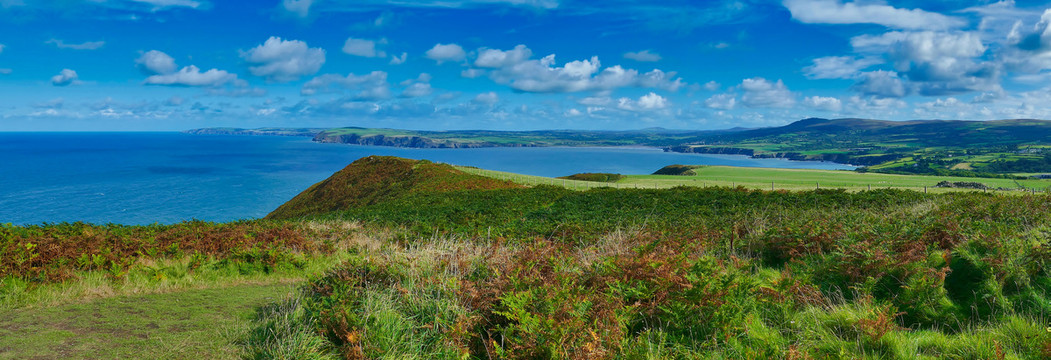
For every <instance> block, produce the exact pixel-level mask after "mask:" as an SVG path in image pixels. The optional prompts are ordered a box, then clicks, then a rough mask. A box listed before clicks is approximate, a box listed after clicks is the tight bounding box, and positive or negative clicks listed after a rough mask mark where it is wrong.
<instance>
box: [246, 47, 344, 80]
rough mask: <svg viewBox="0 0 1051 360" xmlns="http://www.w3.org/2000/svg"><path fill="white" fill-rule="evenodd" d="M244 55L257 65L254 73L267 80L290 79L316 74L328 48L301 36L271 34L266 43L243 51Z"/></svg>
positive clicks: (252, 68) (249, 69) (250, 68)
mask: <svg viewBox="0 0 1051 360" xmlns="http://www.w3.org/2000/svg"><path fill="white" fill-rule="evenodd" d="M241 57H242V58H244V59H245V61H247V62H248V63H250V64H253V66H250V67H249V68H248V71H249V72H251V73H252V75H255V76H259V77H262V78H266V80H267V81H276V82H289V81H295V80H298V79H299V78H300V77H302V76H305V75H312V74H316V73H317V72H318V70H321V65H323V64H325V50H324V49H321V48H311V47H309V46H307V43H305V42H303V41H299V40H282V39H281V38H279V37H276V36H275V37H270V38H269V39H267V40H266V42H265V43H263V44H262V45H259V46H256V47H255V48H252V49H251V50H248V51H244V52H241Z"/></svg>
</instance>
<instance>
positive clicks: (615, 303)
mask: <svg viewBox="0 0 1051 360" xmlns="http://www.w3.org/2000/svg"><path fill="white" fill-rule="evenodd" d="M691 170H694V171H696V172H697V175H687V176H683V175H640V176H629V177H628V178H626V179H621V180H619V181H618V182H617V183H603V184H601V185H603V186H601V187H597V188H591V189H589V190H586V191H578V190H573V189H569V188H566V187H561V186H551V185H536V186H521V185H519V184H520V183H522V182H526V183H528V181H523V180H524V179H533V177H524V176H511V177H509V179H505V178H504V177H503V176H502V174H499V173H492V172H487V171H485V170H480V169H468V168H459V169H458V168H453V167H449V166H444V165H437V164H432V163H429V162H416V161H410V160H403V159H395V158H382V157H374V158H366V159H363V160H360V161H358V162H355V163H354V164H352V165H351V166H349V167H348V168H347V169H344V170H343V171H341V172H340V173H338V174H337V175H334V176H333V179H331V181H325V182H322V183H319V184H317V185H315V186H313V187H311V189H310V190H309V191H307V192H304V194H303V195H301V196H302V197H298V198H297V200H293V201H290V202H289V203H288V204H286V205H285V206H282V208H283V209H281V212H280V214H278V215H279V216H275V215H273V214H272V217H273V218H272V219H267V220H258V221H248V222H238V223H231V224H208V223H185V224H178V225H170V226H167V227H164V226H152V227H126V228H125V227H121V228H116V229H115V228H114V227H113V226H109V227H107V226H96V225H84V224H55V225H43V226H37V227H13V226H7V227H3V228H2V229H3V230H4V231H5V232H3V233H0V234H3V237H0V249H3V250H0V251H4V253H3V254H2V255H3V256H2V257H0V259H8V258H13V259H20V260H18V261H10V262H7V263H4V264H5V266H6V267H5V268H4V269H7V270H5V271H6V272H4V273H3V276H4V277H3V279H4V281H10V283H19V284H28V285H29V286H23V287H22V288H20V290H17V291H20V292H22V293H27V294H32V293H38V294H40V293H43V292H42V291H43V290H42V289H56V288H58V287H62V286H67V285H65V284H70V283H78V282H80V283H89V282H90V281H89V279H92V278H97V279H106V281H109V282H112V283H115V284H121V283H125V284H127V283H136V284H154V283H150V281H151V280H143V277H141V276H140V275H139V274H146V272H147V271H150V270H149V269H151V268H154V267H169V268H173V269H175V268H178V269H182V268H184V267H185V266H186V265H184V264H196V263H198V261H200V264H203V265H198V266H197V267H195V268H194V269H193V270H191V271H186V273H187V274H190V275H191V276H194V274H201V275H200V276H207V275H205V274H217V273H221V274H227V275H223V276H217V278H221V279H233V278H234V277H233V273H239V272H240V271H231V270H230V269H246V270H244V272H246V273H248V274H256V275H259V276H272V275H270V274H280V273H284V274H288V275H289V276H293V275H300V276H302V275H306V274H313V275H308V278H309V279H308V280H307V281H306V282H305V283H304V284H302V285H301V286H300V290H299V291H297V292H296V293H294V294H292V296H290V297H287V298H284V299H275V301H273V302H272V303H270V304H268V305H265V306H262V307H260V308H258V313H257V314H258V316H257V317H255V318H254V319H252V320H250V321H245V319H246V317H244V316H243V315H238V314H244V313H243V312H237V311H234V312H233V315H232V317H228V318H227V319H228V320H222V321H226V323H229V324H232V323H233V322H234V320H230V319H235V318H236V319H241V320H239V321H242V322H241V323H240V326H241V327H239V328H238V327H237V326H233V328H231V329H232V330H230V334H235V335H232V336H226V337H219V336H216V339H215V341H216V343H221V345H214V344H213V345H205V344H204V343H198V344H199V345H195V346H197V347H198V348H203V349H205V350H204V351H207V352H209V353H212V354H232V353H233V350H230V348H229V347H228V346H229V345H228V344H230V343H231V340H230V339H231V338H236V344H239V346H240V348H239V349H237V355H239V356H241V357H243V358H252V359H265V358H313V359H337V358H349V359H361V358H391V359H393V358H418V359H434V358H437V359H452V358H455V359H490V358H505V359H538V358H539V359H644V358H652V359H665V358H681V359H727V358H729V359H756V358H775V359H945V358H947V359H1042V358H1047V357H1051V329H1049V327H1051V227H1049V226H1048V224H1051V196H1047V195H1044V194H1038V195H1034V194H1019V196H1006V195H1004V194H1003V193H999V192H981V191H960V190H957V191H956V192H951V193H942V194H924V193H922V192H917V191H908V190H896V189H884V188H875V187H874V189H873V190H872V191H867V190H865V191H855V192H851V191H846V190H843V189H827V188H825V186H824V185H822V189H820V190H807V191H784V190H779V191H762V190H749V189H746V188H743V187H737V188H730V187H725V186H723V187H712V186H710V185H709V186H708V187H699V186H694V187H690V186H674V187H670V185H671V184H683V183H689V182H693V181H694V179H691V178H695V177H703V176H713V175H712V174H715V173H718V172H719V171H727V172H730V171H731V170H733V171H737V170H742V169H733V168H723V167H701V168H694V169H691ZM755 171H757V172H758V171H763V169H756V170H755ZM779 171H782V170H779ZM783 171H788V170H783ZM828 173H830V174H824V173H821V175H822V176H832V174H844V175H848V176H862V177H866V176H884V177H900V175H887V174H858V173H853V172H828ZM480 174H485V175H492V176H494V177H497V178H495V179H494V178H486V177H483V176H481V175H480ZM753 175H754V176H759V175H761V174H760V173H756V174H753ZM737 176H739V177H737V178H735V180H740V179H742V178H741V177H740V176H742V175H740V174H738V175H737ZM798 176H800V177H803V176H804V175H798ZM906 178H925V177H920V176H914V177H906ZM539 179H540V180H542V181H545V182H546V181H550V184H552V185H556V184H558V183H560V182H563V183H566V184H567V185H568V186H569V187H574V186H577V185H578V184H590V185H591V186H594V185H597V184H595V183H593V182H590V181H578V180H564V179H546V178H539ZM926 179H932V178H926ZM971 180H973V179H971ZM985 180H989V181H1013V180H1009V179H982V181H985ZM515 181H517V182H515ZM630 181H636V182H639V183H642V184H648V183H650V182H651V183H653V184H661V187H663V188H661V189H653V188H648V187H647V188H645V189H642V188H640V189H636V188H634V187H629V188H624V187H623V186H622V185H623V184H625V182H630ZM1031 181H1036V180H1031ZM374 182H378V183H380V184H373V183H374ZM830 186H831V185H830ZM346 187H361V188H363V189H357V190H354V189H347V188H346ZM457 187H460V188H457ZM618 187H619V188H618ZM315 201H319V202H324V203H325V204H324V205H323V206H316V205H315V204H314V203H313V202H315ZM275 213H276V211H275ZM184 234H195V235H193V236H189V235H184ZM265 234H273V235H272V236H268V235H265ZM146 239H153V240H149V241H147V240H146ZM241 239H245V240H241ZM228 241H229V242H230V243H231V245H229V246H228V247H223V248H221V249H218V248H217V249H213V250H207V249H211V248H213V247H216V246H217V245H216V244H220V243H226V242H228ZM79 242H84V243H86V244H105V246H102V245H96V246H86V247H84V249H81V250H76V251H70V254H68V255H62V256H57V255H54V254H55V253H51V252H47V253H46V254H47V255H46V256H45V255H44V254H45V252H44V250H38V249H47V248H49V247H50V244H74V243H79ZM171 243H177V244H179V248H180V249H185V250H184V251H194V254H206V255H191V254H189V253H186V252H184V253H183V254H182V255H181V256H178V255H168V254H165V253H163V252H155V253H153V254H150V253H148V251H150V250H149V249H151V248H158V249H163V248H166V247H168V246H170V245H168V244H171ZM26 244H34V245H26ZM36 244H40V245H36ZM118 244H120V246H118ZM208 244H211V245H208ZM38 246H39V247H38ZM107 248H108V249H110V250H105V251H104V250H102V249H107ZM245 248H249V249H252V248H258V249H267V250H266V253H268V254H269V253H271V252H273V253H274V254H284V255H279V256H277V258H280V259H289V258H291V259H300V260H282V262H275V264H277V263H287V264H290V265H291V266H287V265H281V266H271V267H270V268H271V269H273V270H272V271H270V272H268V271H267V270H265V269H267V267H266V265H264V264H268V263H269V262H268V261H269V260H262V259H268V258H267V257H265V256H262V255H261V254H262V252H253V254H256V255H253V256H252V257H249V258H245V257H240V256H242V255H238V254H243V253H244V250H240V249H245ZM23 249H24V250H23ZM136 249H142V250H136ZM190 249H193V250H190ZM281 249H285V250H281ZM107 251H108V252H107ZM136 251H139V252H141V254H140V253H137V252H136ZM260 251H262V250H260ZM108 253H114V254H130V255H126V256H127V257H131V258H134V259H135V262H133V263H131V264H129V265H127V266H126V267H124V268H127V269H131V270H128V271H127V272H126V273H125V272H124V271H118V272H115V273H114V272H112V271H111V270H110V269H108V268H104V267H78V266H79V265H77V262H76V260H75V259H77V258H80V257H84V256H85V255H83V254H88V255H87V257H86V258H87V259H93V258H94V257H93V256H94V255H100V256H101V255H103V254H108ZM33 254H39V255H35V256H34V255H33ZM62 254H65V253H62ZM195 257H196V258H198V259H199V260H194V258H195ZM233 258H236V259H243V260H242V262H240V263H236V264H235V265H231V264H233V263H232V262H231V261H229V259H233ZM67 259H74V260H67ZM107 259H109V258H108V257H107ZM154 259H157V260H154ZM269 259H273V257H271V258H269ZM318 259H327V260H318ZM297 261H298V262H297ZM26 262H29V263H30V265H24V264H25V263H26ZM89 262H90V261H89ZM335 262H338V263H339V264H338V265H335V266H334V267H331V268H328V270H323V269H325V268H327V266H325V265H326V264H329V265H331V264H334V263H335ZM112 263H114V261H112V260H111V261H110V262H109V263H106V264H112ZM116 263H118V264H123V263H122V262H119V261H117V262H116ZM297 263H299V264H303V265H302V266H298V265H295V264H297ZM311 263H313V264H316V265H307V264H311ZM151 264H152V265H151ZM156 264H167V265H160V266H158V265H156ZM122 266H123V265H122ZM231 266H233V267H231ZM63 269H68V270H63ZM180 271H182V270H180ZM180 274H181V273H180ZM179 276H183V277H184V276H185V275H179ZM224 276H225V277H224ZM256 279H261V278H256ZM242 281H243V280H242ZM148 287H149V286H148V285H143V286H140V287H139V288H148ZM30 288H32V289H30ZM246 291H247V290H246ZM10 292H11V291H10V290H9V293H10ZM146 292H148V291H146ZM191 293H192V291H190V292H187V291H186V290H185V288H180V289H178V290H173V291H171V292H170V295H172V296H175V297H176V298H177V297H179V296H182V295H178V294H185V295H186V296H195V295H190V294H191ZM160 295H163V294H159V295H157V296H160ZM150 296H152V295H150ZM223 296H226V295H223ZM23 298H25V297H23ZM246 298H249V299H258V297H252V296H248V297H246ZM114 299H125V298H122V297H119V296H118V297H111V296H103V299H102V300H97V301H102V302H95V303H96V304H102V305H99V306H118V307H119V306H122V305H121V304H124V303H126V301H130V300H114ZM216 299H223V297H218V298H216ZM193 301H211V300H207V299H205V298H198V299H197V300H193ZM249 302H250V303H252V304H258V302H255V300H250V301H249ZM67 303H68V302H67ZM74 303H75V302H74ZM158 303H159V304H165V302H163V301H158ZM21 304H22V305H15V306H14V307H15V308H17V310H16V312H15V313H14V314H15V315H11V316H8V317H7V318H5V317H4V316H5V315H0V329H29V328H28V327H26V326H29V325H27V324H39V325H33V326H37V328H35V329H40V330H39V331H40V332H41V333H43V334H60V331H58V330H48V329H49V328H58V327H60V326H62V325H60V324H77V323H78V322H77V321H80V320H76V321H73V320H68V319H76V317H75V316H74V315H66V314H65V313H63V312H60V311H57V310H55V311H53V310H52V309H63V311H65V309H66V308H62V307H63V306H75V305H74V304H58V305H51V306H52V307H47V306H45V307H44V309H45V310H46V312H42V313H41V315H39V316H40V317H42V318H43V319H50V320H47V321H45V322H44V323H40V321H38V320H32V319H30V318H31V317H32V316H38V315H32V314H34V313H30V312H22V311H23V310H22V309H25V306H26V305H27V304H26V303H25V302H22V303H21ZM89 304H90V303H89ZM168 304H170V303H168ZM227 305H229V306H234V304H227ZM53 306H59V308H54V307H53ZM85 306H86V305H85ZM42 311H43V310H42ZM77 311H79V310H73V311H70V313H72V314H77V313H78V312H77ZM107 311H108V310H107ZM191 313H195V314H201V316H202V317H203V316H206V315H204V314H207V313H208V310H205V309H200V310H191ZM71 316H72V318H70V317H71ZM111 317H112V316H105V315H104V316H103V318H111ZM130 321H131V323H130V325H128V326H140V325H141V324H140V325H136V324H138V323H136V322H137V321H139V320H130ZM12 324H13V325H12ZM143 324H145V325H146V326H148V323H143ZM157 325H159V326H169V324H168V323H165V324H163V325H162V324H161V323H157ZM19 326H22V327H19ZM90 326H94V327H96V328H95V329H94V330H93V331H95V332H96V333H99V334H96V335H94V336H99V337H100V338H101V337H103V336H106V335H105V331H104V329H108V327H107V326H109V325H106V323H105V321H103V322H101V323H97V324H95V325H90ZM90 326H89V327H90ZM231 326H232V325H231ZM14 331H17V330H14ZM62 334H64V333H62ZM134 334H140V333H134ZM212 334H214V332H213V333H212ZM60 336H66V335H41V339H40V340H34V342H33V346H34V349H38V348H39V349H49V348H50V349H54V348H56V346H55V345H52V344H54V343H55V342H61V341H63V340H61V339H62V338H60ZM195 338H197V339H200V338H203V336H202V337H195ZM56 339H57V340H56ZM101 341H105V342H113V343H118V342H119V341H117V340H113V339H110V338H104V339H102V340H101ZM122 341H123V340H122ZM173 341H175V340H171V341H163V342H162V343H165V344H167V343H170V342H173ZM128 343H134V342H128ZM222 344H226V345H222ZM4 346H8V347H14V348H17V350H18V351H19V353H18V354H27V355H26V356H46V355H37V354H50V353H47V352H45V351H46V350H34V349H24V348H21V346H22V345H19V344H14V345H4V344H3V343H0V349H4ZM159 348H163V346H161V347H157V348H154V349H159ZM74 350H76V349H74ZM83 351H86V352H85V353H84V354H94V355H97V356H101V357H110V356H117V357H120V356H125V355H127V354H129V353H123V352H120V351H118V350H113V351H109V352H103V351H95V350H90V349H88V350H83ZM155 351H160V350H155ZM85 356H88V355H85ZM173 356H175V355H173ZM224 356H225V355H224ZM92 357H96V356H92Z"/></svg>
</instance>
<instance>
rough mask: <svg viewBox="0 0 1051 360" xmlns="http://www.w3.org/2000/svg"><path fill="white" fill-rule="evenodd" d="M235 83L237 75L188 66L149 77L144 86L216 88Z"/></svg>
mask: <svg viewBox="0 0 1051 360" xmlns="http://www.w3.org/2000/svg"><path fill="white" fill-rule="evenodd" d="M237 82H238V79H237V75H235V74H231V73H228V72H226V71H224V70H218V69H211V70H208V71H205V72H201V69H199V68H197V67H196V66H193V65H190V66H187V67H184V68H182V69H181V70H179V71H177V72H174V73H170V74H158V75H153V76H150V77H148V78H146V81H145V84H147V85H166V86H202V87H216V86H221V85H225V84H227V83H237Z"/></svg>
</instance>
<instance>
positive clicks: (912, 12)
mask: <svg viewBox="0 0 1051 360" xmlns="http://www.w3.org/2000/svg"><path fill="white" fill-rule="evenodd" d="M783 4H784V6H785V7H786V8H788V11H789V12H791V13H792V18H794V19H796V20H799V21H801V22H804V23H810V24H878V25H883V26H886V27H889V28H894V29H912V30H917V29H931V30H945V29H954V28H959V27H962V26H965V25H967V22H966V21H964V20H962V19H959V18H955V17H949V16H945V15H942V14H939V13H934V12H928V11H924V10H920V9H901V8H896V7H893V6H890V5H886V4H882V3H879V2H868V1H866V2H863V1H855V2H846V3H844V2H841V1H840V0H784V3H783Z"/></svg>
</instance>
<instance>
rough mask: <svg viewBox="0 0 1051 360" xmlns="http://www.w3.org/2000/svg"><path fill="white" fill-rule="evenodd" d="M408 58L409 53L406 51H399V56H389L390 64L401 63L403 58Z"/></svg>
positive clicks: (403, 61) (403, 60)
mask: <svg viewBox="0 0 1051 360" xmlns="http://www.w3.org/2000/svg"><path fill="white" fill-rule="evenodd" d="M408 59H409V53H407V52H403V53H401V56H395V55H391V56H390V64H391V65H401V64H404V63H405V60H408Z"/></svg>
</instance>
